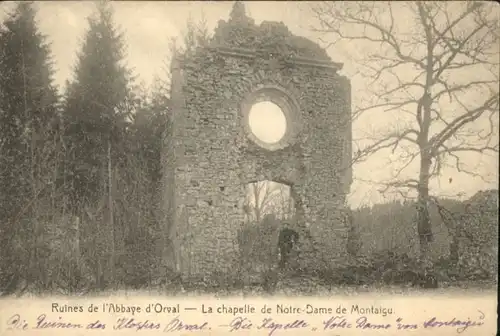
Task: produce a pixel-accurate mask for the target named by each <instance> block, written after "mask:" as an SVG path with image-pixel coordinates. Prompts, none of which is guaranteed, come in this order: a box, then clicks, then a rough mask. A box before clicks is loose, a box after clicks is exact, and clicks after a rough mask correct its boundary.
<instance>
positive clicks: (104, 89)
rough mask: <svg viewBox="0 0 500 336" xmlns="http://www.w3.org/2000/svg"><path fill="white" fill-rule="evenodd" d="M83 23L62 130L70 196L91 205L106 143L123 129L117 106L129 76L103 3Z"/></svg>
mask: <svg viewBox="0 0 500 336" xmlns="http://www.w3.org/2000/svg"><path fill="white" fill-rule="evenodd" d="M88 23H89V29H88V31H87V34H86V36H85V39H84V42H83V46H82V49H81V52H80V53H79V55H78V61H77V64H76V67H75V69H74V78H73V81H72V82H70V83H69V85H68V91H67V95H66V106H65V125H66V135H67V137H68V139H71V140H70V142H71V143H72V145H73V148H72V149H73V150H72V156H71V161H73V163H74V165H73V167H72V168H73V169H71V170H72V176H71V177H72V178H70V180H72V182H73V183H72V184H73V190H72V191H73V194H74V195H75V196H78V197H77V198H80V200H83V199H85V198H86V199H87V200H88V201H94V200H95V199H96V197H98V195H100V194H101V193H102V192H103V189H102V188H103V187H105V183H104V181H103V176H105V174H104V175H103V169H104V168H105V167H106V164H107V160H106V159H105V158H106V156H107V143H108V141H111V143H112V144H113V143H115V142H116V141H118V139H119V136H120V128H123V127H122V126H123V123H124V120H125V118H124V115H123V114H122V113H121V112H120V107H121V105H122V104H123V102H124V101H125V99H126V96H127V91H128V83H129V79H130V76H129V71H128V70H127V69H126V67H125V66H124V64H123V59H124V57H125V53H124V52H125V45H124V42H123V37H122V34H120V33H119V32H118V31H117V29H116V28H115V27H114V24H113V13H112V9H111V7H110V6H109V4H107V3H105V2H100V3H98V4H97V10H96V13H94V15H92V16H91V17H89V18H88Z"/></svg>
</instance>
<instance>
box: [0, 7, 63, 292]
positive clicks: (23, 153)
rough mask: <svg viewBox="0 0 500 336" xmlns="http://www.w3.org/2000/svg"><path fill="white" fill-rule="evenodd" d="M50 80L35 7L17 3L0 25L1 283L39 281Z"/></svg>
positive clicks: (50, 132)
mask: <svg viewBox="0 0 500 336" xmlns="http://www.w3.org/2000/svg"><path fill="white" fill-rule="evenodd" d="M52 76H53V69H52V61H51V52H50V45H49V44H48V43H47V42H46V38H45V36H44V35H42V34H41V33H40V31H39V29H38V26H37V22H36V9H35V7H34V5H33V3H31V2H19V3H18V4H17V6H16V7H15V8H14V10H13V11H12V12H11V13H10V14H9V15H8V17H7V18H6V19H5V21H4V22H3V24H2V25H0V167H1V168H0V218H1V219H2V220H1V224H0V225H1V226H0V231H1V232H0V237H1V239H2V240H1V241H0V250H1V252H0V260H1V264H2V265H1V268H2V270H5V271H6V272H5V273H4V274H6V275H7V278H9V280H7V282H11V281H10V280H12V276H13V275H18V276H19V277H20V278H21V279H22V280H24V281H25V282H26V283H28V284H33V283H34V282H35V280H40V279H41V277H43V274H42V273H43V272H44V271H43V270H42V269H41V264H40V263H39V259H40V258H41V256H40V246H39V239H40V237H41V235H42V231H43V229H44V227H43V225H42V223H41V217H42V216H43V213H41V211H40V209H43V205H42V204H43V202H44V200H46V196H48V194H49V193H50V190H51V184H52V177H53V174H52V173H53V170H54V169H55V167H54V166H53V165H54V164H55V163H56V162H57V160H55V156H57V149H56V148H55V147H54V146H53V145H54V142H53V140H54V138H55V136H56V131H57V119H58V114H57V103H58V95H57V88H56V87H55V85H54V84H53V78H52ZM15 246H17V248H15ZM16 265H17V266H16ZM4 280H5V279H4ZM0 281H1V280H0ZM11 283H12V282H11Z"/></svg>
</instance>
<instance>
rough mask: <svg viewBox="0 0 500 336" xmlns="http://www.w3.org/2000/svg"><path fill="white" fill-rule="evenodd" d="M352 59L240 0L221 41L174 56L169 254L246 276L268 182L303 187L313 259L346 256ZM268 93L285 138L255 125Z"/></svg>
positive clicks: (166, 191)
mask: <svg viewBox="0 0 500 336" xmlns="http://www.w3.org/2000/svg"><path fill="white" fill-rule="evenodd" d="M340 68H341V64H338V63H334V62H332V61H331V59H330V58H329V56H328V55H327V53H326V52H325V50H323V49H322V48H321V47H319V46H318V45H317V44H315V43H313V42H312V41H310V40H307V39H305V38H302V37H297V36H294V35H292V34H291V33H290V31H289V30H288V28H287V27H286V26H285V25H284V24H282V23H277V22H263V23H262V24H260V25H256V24H254V22H253V20H252V19H250V18H248V17H247V16H246V14H245V9H244V7H243V4H242V3H240V2H236V4H235V5H234V7H233V11H232V13H231V16H230V18H229V20H228V21H226V22H224V21H220V22H219V25H218V27H217V28H216V31H215V34H214V37H213V40H212V41H211V44H210V45H209V46H207V47H205V48H200V49H199V50H198V51H197V52H196V53H195V54H194V55H192V56H190V57H189V58H175V59H174V60H173V62H172V87H171V99H172V104H173V108H172V114H171V116H170V122H169V126H168V129H167V130H166V131H165V136H164V149H163V153H162V163H163V169H164V185H163V200H162V210H163V225H164V228H165V237H164V238H165V240H164V245H165V246H167V245H168V246H170V248H168V249H167V248H164V252H163V257H164V260H165V261H166V260H169V261H170V263H171V265H173V266H174V267H175V268H176V269H177V270H178V271H180V272H181V273H182V274H183V275H185V276H197V275H206V274H210V273H214V272H222V273H237V271H238V269H239V260H240V259H239V258H240V249H239V246H238V243H237V234H238V230H239V229H240V228H241V225H242V223H243V220H244V210H243V202H244V199H245V187H246V185H247V183H250V182H255V181H260V180H271V181H275V182H279V183H284V184H287V185H289V186H290V187H291V194H292V196H293V198H294V202H295V206H296V214H297V221H296V222H295V223H294V225H295V228H296V230H297V231H298V232H299V233H300V234H301V237H304V238H303V239H301V244H302V248H303V250H304V251H305V253H304V254H303V255H302V257H301V258H302V259H301V261H300V262H301V263H302V264H303V265H304V266H310V265H314V266H317V267H322V266H325V265H326V266H328V265H332V264H334V263H337V262H338V261H339V260H340V259H343V258H345V255H346V252H345V251H346V242H347V231H348V228H347V224H346V221H345V210H346V209H345V198H346V194H347V193H348V192H349V189H350V185H351V175H352V173H351V169H350V162H351V118H350V117H351V110H350V104H351V100H350V99H351V98H350V95H351V88H350V82H349V80H348V79H347V78H345V77H343V76H341V75H339V74H338V70H340ZM261 101H271V102H273V103H275V104H277V105H278V106H279V107H281V109H282V110H283V112H284V114H285V116H286V124H287V127H286V132H285V135H284V137H283V138H282V139H281V140H280V141H279V142H278V143H276V144H273V145H269V144H266V143H263V142H261V141H260V140H259V139H258V138H257V137H255V136H254V135H253V133H252V132H251V130H250V128H249V125H248V113H249V110H250V107H251V106H252V105H253V104H255V103H257V102H261ZM168 242H170V243H168ZM172 256H174V257H173V258H172Z"/></svg>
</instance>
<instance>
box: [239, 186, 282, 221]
mask: <svg viewBox="0 0 500 336" xmlns="http://www.w3.org/2000/svg"><path fill="white" fill-rule="evenodd" d="M278 186H279V184H276V183H273V182H271V181H258V182H253V183H249V184H248V188H249V189H248V194H247V198H246V200H245V211H246V213H247V214H248V216H249V217H250V218H252V219H254V220H255V221H256V222H257V223H259V222H260V221H261V220H262V218H263V216H264V215H265V214H266V213H268V212H269V210H272V205H273V201H274V199H275V198H276V197H277V196H278V195H279V191H280V190H279V187H278Z"/></svg>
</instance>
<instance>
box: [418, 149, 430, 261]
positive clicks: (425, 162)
mask: <svg viewBox="0 0 500 336" xmlns="http://www.w3.org/2000/svg"><path fill="white" fill-rule="evenodd" d="M421 153H422V159H421V161H420V177H419V185H418V199H417V231H418V237H419V243H420V256H421V259H422V260H428V258H429V248H430V246H429V245H430V243H431V242H432V241H433V235H432V227H431V219H430V215H429V206H428V201H429V170H430V165H431V160H430V158H429V157H428V156H427V155H426V154H425V153H424V152H423V151H422V152H421Z"/></svg>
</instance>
